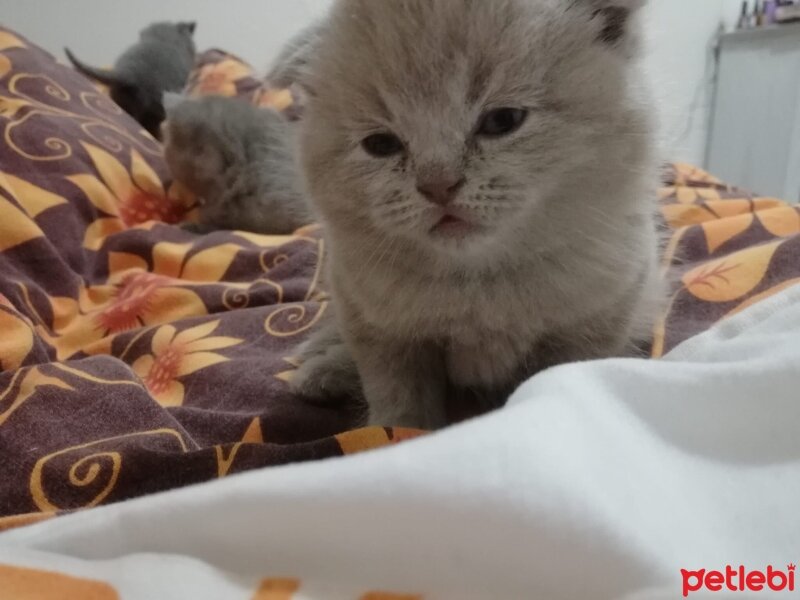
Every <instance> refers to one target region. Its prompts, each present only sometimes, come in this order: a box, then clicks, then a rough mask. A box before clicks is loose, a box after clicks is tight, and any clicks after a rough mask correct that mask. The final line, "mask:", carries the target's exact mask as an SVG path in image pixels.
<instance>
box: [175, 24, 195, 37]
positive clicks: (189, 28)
mask: <svg viewBox="0 0 800 600" xmlns="http://www.w3.org/2000/svg"><path fill="white" fill-rule="evenodd" d="M178 29H180V30H181V31H183V32H184V33H188V34H189V35H194V31H195V29H197V23H196V22H194V21H190V22H188V23H178Z"/></svg>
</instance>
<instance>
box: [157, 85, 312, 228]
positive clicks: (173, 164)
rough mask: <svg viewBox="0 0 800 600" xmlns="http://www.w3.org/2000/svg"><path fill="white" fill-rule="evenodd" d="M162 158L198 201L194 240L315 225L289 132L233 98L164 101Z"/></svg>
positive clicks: (268, 113)
mask: <svg viewBox="0 0 800 600" xmlns="http://www.w3.org/2000/svg"><path fill="white" fill-rule="evenodd" d="M165 104H166V105H167V121H166V123H165V124H164V127H163V132H164V157H165V159H166V161H167V164H168V165H169V167H170V170H171V172H172V174H173V176H174V177H175V179H176V180H178V181H180V182H181V183H182V184H184V185H185V186H186V187H187V188H188V189H189V190H190V191H191V192H193V193H194V194H195V195H196V196H197V197H198V198H200V199H201V201H202V205H201V206H200V223H199V225H196V226H193V227H191V228H192V229H193V230H194V231H197V232H208V231H213V230H217V229H239V230H245V231H252V232H255V233H266V234H287V233H291V232H293V231H294V230H295V229H297V228H298V227H301V226H303V225H307V224H308V223H310V222H311V221H312V220H313V218H312V216H311V211H310V209H309V207H308V205H307V203H306V201H305V199H304V196H303V193H302V190H301V189H300V185H299V182H298V173H297V169H296V167H295V163H294V150H293V146H292V132H291V130H290V127H291V126H290V125H289V124H288V123H287V122H286V120H285V119H284V118H283V117H281V116H280V115H279V114H278V113H276V112H274V111H272V110H269V109H265V108H257V107H255V106H252V105H250V104H248V103H246V102H244V101H242V100H238V99H235V98H222V97H216V96H208V97H205V98H200V99H184V98H182V97H180V96H177V97H176V96H174V95H167V96H166V97H165Z"/></svg>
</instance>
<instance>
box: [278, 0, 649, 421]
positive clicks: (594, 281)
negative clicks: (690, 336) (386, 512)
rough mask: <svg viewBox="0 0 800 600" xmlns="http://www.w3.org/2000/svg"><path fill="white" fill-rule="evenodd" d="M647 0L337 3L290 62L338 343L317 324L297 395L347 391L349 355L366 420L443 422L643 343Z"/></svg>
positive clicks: (646, 318)
mask: <svg viewBox="0 0 800 600" xmlns="http://www.w3.org/2000/svg"><path fill="white" fill-rule="evenodd" d="M640 4H642V2H641V1H638V0H391V1H376V0H338V1H337V2H335V4H334V7H333V9H332V12H331V14H330V17H329V21H328V23H327V28H326V29H325V30H323V31H320V32H319V33H318V36H317V37H318V39H317V40H316V43H315V45H314V47H313V57H311V58H310V59H309V57H308V56H303V57H301V59H299V60H300V61H301V67H300V68H295V72H296V73H298V74H299V83H300V84H301V85H303V86H304V87H305V88H306V90H307V91H308V104H307V106H306V108H305V110H306V112H305V115H304V122H303V124H302V142H301V158H302V163H303V168H304V170H305V174H306V178H307V184H308V187H309V191H310V194H311V198H312V201H313V203H314V205H315V208H316V209H317V211H318V212H319V214H320V215H321V218H322V221H323V224H324V228H325V234H326V236H327V239H328V243H329V248H330V256H329V258H330V281H331V285H332V293H333V304H334V306H335V309H336V313H337V324H336V327H338V332H341V336H342V337H343V339H344V342H345V344H346V345H345V346H341V342H338V341H337V340H338V335H339V333H338V332H337V330H336V329H332V328H331V327H333V325H331V326H329V327H328V328H327V329H323V330H322V331H320V332H319V333H318V334H317V336H316V337H315V338H314V339H312V340H311V342H310V344H309V345H308V346H307V347H306V349H305V351H304V356H305V358H306V359H307V362H306V363H305V364H304V365H303V367H301V369H300V371H299V372H298V374H297V377H296V378H295V381H294V386H295V388H296V390H297V391H298V392H300V393H302V394H306V395H312V396H313V395H324V394H326V393H331V394H335V393H337V392H339V391H343V390H350V389H352V385H353V380H354V378H355V377H356V376H355V371H354V369H352V368H351V367H352V363H351V359H350V356H352V357H353V358H354V359H355V363H356V365H357V368H358V374H360V377H361V380H362V382H363V391H364V394H365V396H366V400H367V403H368V406H369V418H368V420H369V422H370V423H371V424H376V425H384V426H408V427H422V428H437V427H441V426H443V425H445V424H446V423H447V422H448V421H451V420H453V418H454V417H455V416H458V415H459V414H460V413H463V412H464V411H465V410H466V409H465V406H466V405H471V407H473V408H474V407H475V406H479V407H481V408H491V407H496V406H499V405H501V404H502V403H504V402H505V400H506V399H507V397H508V395H509V394H510V393H511V392H512V391H513V390H514V389H515V388H516V387H517V386H518V385H519V384H520V383H521V382H522V381H524V380H525V379H526V378H528V377H530V376H531V375H533V374H535V373H536V372H538V371H540V370H542V369H545V368H547V367H550V366H553V365H556V364H560V363H564V362H570V361H579V360H585V359H594V358H602V357H609V356H614V355H619V354H623V353H626V352H630V351H632V350H633V348H634V341H636V340H641V339H643V338H645V337H646V336H647V335H648V333H649V327H650V325H651V322H652V318H653V316H654V311H655V310H656V307H657V306H658V303H659V300H660V296H661V289H660V285H659V283H658V275H657V268H656V255H657V236H656V231H655V225H654V213H655V188H656V184H657V172H656V169H655V168H654V157H653V154H654V153H653V150H652V142H653V135H652V126H651V119H650V113H651V110H650V109H649V108H648V107H649V104H648V102H647V99H646V96H645V95H644V94H643V92H642V90H641V87H642V86H641V83H642V80H641V78H640V77H639V75H638V74H637V70H636V58H637V56H638V53H639V51H638V43H637V37H638V35H637V33H638V31H637V23H636V21H637V19H636V17H637V14H636V13H637V12H638V9H639V7H640ZM309 52H310V49H309ZM343 348H346V352H343ZM340 379H343V380H340Z"/></svg>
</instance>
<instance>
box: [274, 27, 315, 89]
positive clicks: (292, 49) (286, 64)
mask: <svg viewBox="0 0 800 600" xmlns="http://www.w3.org/2000/svg"><path fill="white" fill-rule="evenodd" d="M324 32H325V26H324V25H323V24H322V23H315V24H314V25H312V26H311V27H307V28H306V29H303V30H302V31H301V32H300V33H298V34H297V35H295V36H294V37H293V38H292V39H291V40H290V41H289V43H288V44H286V46H285V47H284V48H283V50H281V53H280V54H279V55H278V58H276V59H275V61H274V62H273V63H272V67H270V70H269V72H268V74H267V82H268V83H269V84H270V85H271V86H272V87H276V88H283V89H288V88H290V87H293V86H297V87H298V88H300V89H301V90H303V92H304V93H306V94H309V95H312V96H313V95H314V90H313V85H312V83H311V63H312V61H313V60H314V56H315V55H316V52H317V48H318V47H319V43H320V40H321V39H322V35H323V34H324Z"/></svg>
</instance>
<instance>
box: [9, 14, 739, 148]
mask: <svg viewBox="0 0 800 600" xmlns="http://www.w3.org/2000/svg"><path fill="white" fill-rule="evenodd" d="M374 1H375V2H390V1H391V0H374ZM485 1H486V2H491V1H492V0H485ZM329 4H330V0H229V1H227V2H223V0H124V1H123V0H0V16H1V17H2V20H3V24H4V25H6V26H10V27H12V28H14V29H17V30H18V31H20V32H21V33H22V34H24V35H26V36H27V37H29V38H31V39H32V40H34V41H36V42H37V43H39V44H41V45H42V46H44V47H45V48H46V49H48V50H50V51H51V52H53V53H55V54H58V55H61V49H62V48H63V47H64V46H69V47H70V48H71V49H72V50H73V51H74V52H75V53H76V54H77V55H78V56H79V57H81V58H82V59H84V60H86V61H87V62H94V63H97V64H99V65H105V64H109V63H110V62H113V59H114V58H116V56H117V55H118V54H119V53H120V51H121V50H122V49H124V48H125V47H126V46H127V45H129V44H130V43H132V41H134V40H135V39H136V33H137V31H138V30H139V29H140V28H141V27H142V26H143V25H145V24H147V23H149V22H151V21H156V20H196V21H197V22H198V30H197V41H198V47H200V48H208V47H212V46H214V47H221V48H224V49H226V50H228V51H230V52H233V53H235V54H239V55H241V56H242V57H243V58H245V59H247V60H248V61H250V62H251V63H253V64H254V65H255V66H256V67H258V68H260V69H264V68H266V66H267V64H268V63H269V61H270V59H271V58H272V57H273V56H274V55H275V53H276V52H277V51H278V49H279V48H280V47H281V45H282V44H283V43H284V42H285V41H286V40H287V39H288V38H289V37H290V36H291V35H292V34H293V33H294V32H295V31H296V30H297V29H299V28H300V27H302V26H303V25H304V24H306V23H307V22H308V21H309V20H310V19H312V18H313V17H314V16H316V15H319V14H322V13H323V12H324V10H325V9H326V7H327V6H328V5H329ZM740 5H741V3H740V0H650V7H649V8H648V9H647V11H648V12H647V24H648V33H649V35H648V37H649V44H648V46H649V53H648V60H647V70H648V72H649V73H650V74H651V77H652V79H653V81H654V84H655V98H656V103H657V107H656V108H657V109H658V111H659V112H660V113H661V114H662V118H661V121H662V124H663V131H664V135H663V136H662V137H663V141H664V145H665V149H666V151H667V154H668V156H669V157H670V158H672V159H677V160H685V161H689V162H694V163H697V164H702V162H703V158H704V152H705V150H704V149H705V140H706V130H707V122H708V118H707V116H708V109H709V102H710V99H711V78H712V74H713V70H712V61H711V43H712V40H713V38H714V35H715V32H716V30H717V27H718V26H719V24H720V22H721V21H726V22H727V23H728V26H731V24H732V23H734V22H735V19H736V16H737V14H738V11H739V7H740Z"/></svg>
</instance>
